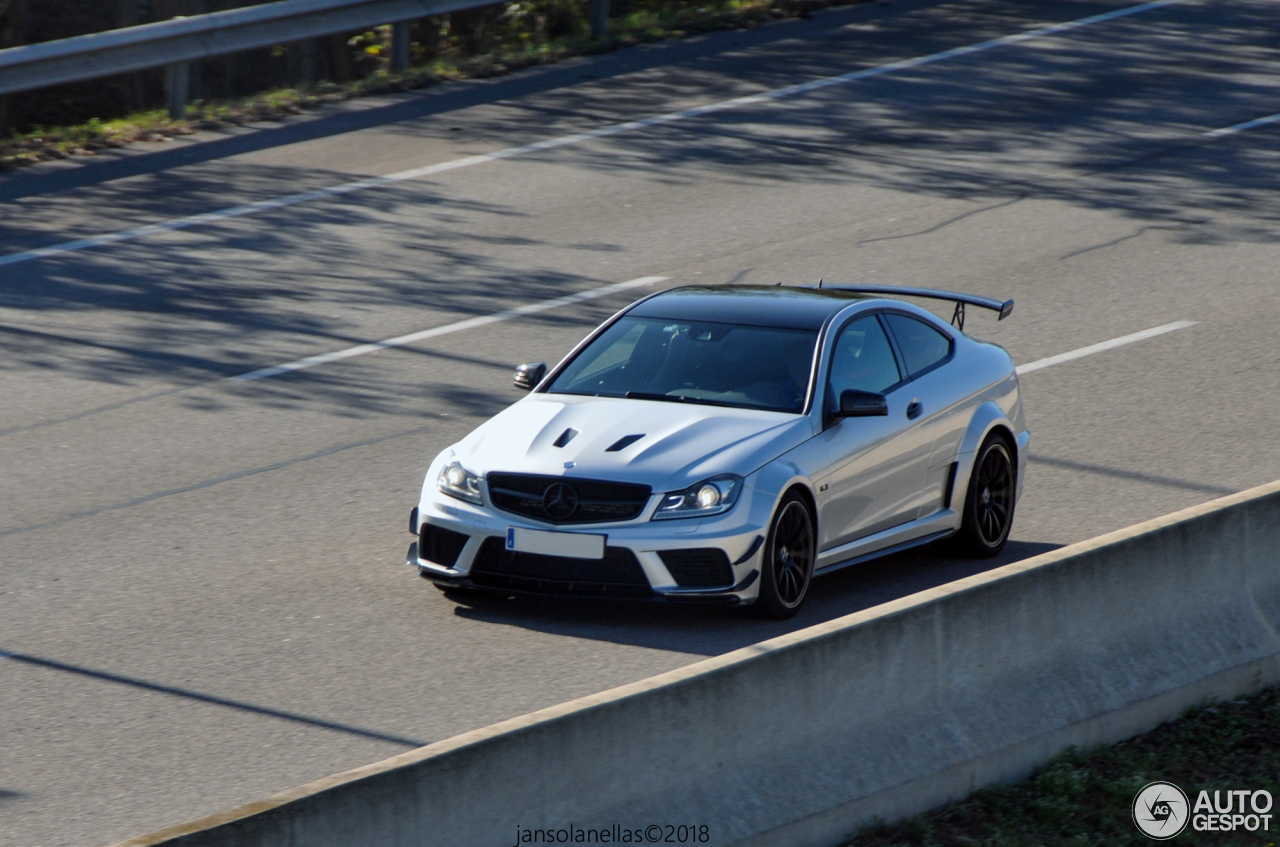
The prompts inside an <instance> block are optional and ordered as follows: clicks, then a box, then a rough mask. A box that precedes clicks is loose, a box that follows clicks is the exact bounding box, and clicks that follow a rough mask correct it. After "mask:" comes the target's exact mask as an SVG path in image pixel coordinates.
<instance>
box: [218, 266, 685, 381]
mask: <svg viewBox="0 0 1280 847" xmlns="http://www.w3.org/2000/svg"><path fill="white" fill-rule="evenodd" d="M667 279H668V277H665V276H642V277H640V278H639V279H631V280H627V281H626V282H619V283H615V284H614V285H606V286H603V287H602V288H592V289H591V290H589V291H580V292H578V293H577V294H569V295H566V296H564V297H556V298H555V299H554V300H540V301H538V302H537V303H528V304H526V305H524V306H517V307H516V308H514V309H507V310H506V311H505V312H495V313H493V314H492V315H481V316H479V317H475V318H467V319H466V320H464V321H457V322H455V323H451V324H445V325H444V326H437V327H432V328H431V329H424V330H421V331H420V332H411V333H409V334H408V335H398V336H396V337H395V338H388V339H387V340H386V341H377V342H374V343H373V344H361V345H359V346H356V347H348V348H347V349H345V350H335V351H334V352H332V353H321V354H319V355H318V356H308V357H306V358H305V359H296V360H294V361H292V362H286V363H285V364H283V365H275V366H274V367H270V368H262V369H261V370H256V371H251V372H249V373H244V374H240V375H238V376H233V377H231V379H236V380H254V379H266V378H267V377H272V376H280V375H281V374H286V373H290V372H292V371H300V370H305V369H306V368H314V367H315V366H316V365H326V364H328V363H329V362H337V361H339V360H341V359H350V358H352V357H353V356H363V355H364V354H365V353H376V352H377V351H379V350H386V349H387V348H388V347H403V346H404V345H406V344H412V343H413V342H415V341H425V340H426V339H428V338H436V337H437V336H441V335H450V334H452V333H455V332H462V331H463V330H464V329H475V328H476V327H481V326H488V325H489V324H495V323H500V322H501V321H509V320H511V319H512V318H520V317H524V316H525V315H533V314H537V313H538V312H545V311H547V310H548V309H557V308H559V307H561V306H568V305H571V304H573V303H582V302H584V301H586V300H595V299H596V298H597V297H607V296H608V295H610V294H616V293H618V292H619V291H628V290H630V289H632V288H639V287H640V286H642V285H654V284H656V283H659V282H665V281H666V280H667Z"/></svg>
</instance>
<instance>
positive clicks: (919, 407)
mask: <svg viewBox="0 0 1280 847" xmlns="http://www.w3.org/2000/svg"><path fill="white" fill-rule="evenodd" d="M923 413H924V404H923V403H921V402H920V401H919V400H912V401H911V402H910V403H909V404H908V405H907V418H908V419H910V420H913V421H914V420H915V419H916V418H918V417H920V415H922V414H923Z"/></svg>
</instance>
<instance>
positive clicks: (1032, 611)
mask: <svg viewBox="0 0 1280 847" xmlns="http://www.w3.org/2000/svg"><path fill="white" fill-rule="evenodd" d="M1278 627H1280V483H1275V484H1272V485H1268V486H1264V487H1262V488H1257V489H1254V490H1252V491H1247V492H1244V493H1242V494H1238V495H1234V496H1232V497H1227V498H1224V499H1222V500H1217V501H1214V502H1212V503H1208V504H1205V505H1203V506H1198V507H1196V508H1193V509H1188V510H1186V511H1183V512H1179V513H1177V514H1174V515H1170V516H1168V517H1165V518H1160V519H1158V520H1154V521H1150V522H1148V523H1145V524H1140V525H1138V526H1135V527H1132V528H1130V529H1126V530H1121V531H1120V532H1115V533H1112V534H1110V535H1106V536H1103V537H1101V538H1097V539H1094V540H1092V541H1087V542H1084V543H1081V544H1075V545H1072V546H1070V547H1065V548H1063V549H1061V550H1057V551H1054V552H1052V553H1048V554H1045V555H1043V556H1037V557H1036V558H1033V559H1028V560H1025V561H1023V562H1019V563H1016V564H1013V565H1009V566H1007V567H1003V568H1000V569H998V570H995V571H991V572H989V573H985V574H981V575H979V576H975V577H971V578H969V579H965V580H961V581H960V582H956V583H952V584H949V585H946V586H942V587H940V588H937V589H934V590H931V591H927V592H923V593H921V594H917V595H914V596H911V597H906V598H903V599H901V600H898V601H895V602H892V603H888V604H885V605H883V606H879V607H876V608H873V609H868V610H866V611H864V612H859V613H858V614H854V615H850V616H848V617H845V618H841V619H839V620H834V621H831V622H829V623H826V624H822V625H820V626H816V627H813V628H810V629H807V630H803V631H799V632H795V633H792V634H789V635H786V636H783V637H781V638H776V639H773V640H772V641H767V642H764V643H761V644H758V645H755V646H752V647H748V648H745V649H742V650H738V651H735V652H733V653H729V654H727V655H724V656H720V657H717V658H715V659H711V660H708V661H704V662H700V663H698V664H695V665H691V666H689V667H686V668H683V669H680V670H677V671H673V672H671V673H667V674H663V675H662V676H657V677H653V678H652V679H647V680H644V681H642V682H638V683H635V684H633V685H628V686H624V687H622V688H618V689H615V690H613V691H607V692H604V693H601V694H598V695H594V696H592V697H586V698H583V699H581V700H577V701H574V702H572V703H566V704H564V705H561V706H556V707H554V708H551V709H545V710H543V711H541V712H536V713H534V714H531V715H526V716H524V717H521V718H517V719H514V720H510V721H507V722H505V723H501V724H498V725H495V726H492V727H488V728H486V729H481V730H477V731H475V732H471V733H468V734H466V735H462V736H459V737H457V738H452V739H449V740H447V741H442V742H440V743H437V744H432V745H431V746H429V747H424V748H422V749H420V750H415V751H412V752H409V753H406V754H403V755H401V756H397V757H395V758H391V759H387V760H386V761H383V762H379V763H377V764H373V765H369V766H368V767H364V768H359V769H357V770H353V771H349V772H347V773H344V774H339V775H337V776H334V777H330V778H328V779H324V780H320V781H319V782H314V783H311V784H310V785H305V786H302V787H301V788H298V789H295V790H293V791H289V792H285V793H283V794H280V795H277V796H275V797H271V798H269V799H267V800H264V801H262V802H260V803H255V804H252V805H250V806H245V807H242V808H240V809H234V810H231V811H228V812H226V813H223V814H220V815H215V816H213V817H210V818H206V819H203V820H200V821H195V822H192V823H190V824H186V825H183V826H178V827H174V828H172V829H168V830H164V831H161V832H157V833H153V834H151V835H147V836H142V837H139V838H135V839H132V840H130V841H126V842H122V845H120V847H124V845H129V847H142V845H160V844H165V845H184V846H185V845H202V847H203V845H237V847H258V845H261V846H262V847H266V845H271V846H272V847H283V846H284V845H297V846H298V847H327V845H333V847H356V845H379V847H400V846H401V845H403V847H410V846H412V847H422V846H423V845H457V847H463V845H479V847H499V845H501V847H507V845H513V844H516V843H517V840H518V839H517V827H521V828H527V829H531V830H533V829H550V830H553V833H552V835H553V837H554V836H555V835H556V834H557V833H556V832H554V831H561V832H560V833H559V834H560V835H561V840H564V837H565V836H567V837H568V840H569V841H571V842H572V841H575V840H577V838H578V836H577V835H576V831H577V830H588V829H596V830H602V829H608V830H609V833H610V842H609V843H613V838H614V836H615V835H620V834H621V832H622V830H624V829H625V830H629V831H634V830H640V831H641V834H644V830H645V829H646V828H647V827H650V826H653V825H656V826H659V827H664V831H663V832H662V833H661V834H662V836H663V838H664V839H665V827H666V826H668V825H670V826H679V825H681V824H684V825H686V826H688V825H693V826H695V827H699V826H704V825H705V826H706V827H707V830H706V833H707V836H708V838H707V840H705V841H702V840H701V839H700V838H696V837H695V840H692V841H691V840H688V839H686V840H685V842H684V843H706V844H716V845H723V844H745V845H753V847H754V846H755V845H787V847H802V845H832V844H836V843H839V841H840V840H841V838H842V837H844V836H846V835H847V834H849V833H851V832H853V831H855V830H857V829H858V828H859V827H861V826H863V825H865V824H867V823H869V822H871V821H873V820H874V819H877V818H881V819H886V820H891V819H893V818H896V817H900V816H904V815H908V814H912V813H915V812H920V811H923V810H925V809H929V808H932V807H935V806H937V805H939V804H942V803H945V802H947V801H949V800H953V799H956V798H959V797H962V796H964V795H966V794H968V793H969V792H971V791H973V790H974V789H976V788H979V787H981V786H983V785H986V784H989V783H992V782H997V781H1002V780H1008V779H1012V778H1016V777H1019V776H1022V775H1025V774H1027V773H1028V772H1029V771H1031V770H1032V769H1033V768H1034V767H1036V766H1037V765H1039V764H1041V763H1043V762H1045V761H1046V760H1047V759H1049V758H1051V757H1052V756H1054V755H1055V754H1057V753H1059V752H1060V751H1062V750H1063V749H1065V748H1066V747H1068V746H1071V745H1076V746H1091V745H1097V744H1106V743H1110V742H1115V741H1119V740H1121V739H1124V738H1127V737H1130V736H1133V735H1135V734H1138V733H1141V732H1143V731H1145V730H1148V729H1150V728H1152V727H1154V726H1156V725H1158V724H1160V723H1161V722H1163V721H1165V720H1167V719H1169V718H1172V717H1175V716H1177V715H1178V714H1180V713H1181V712H1182V711H1183V710H1185V709H1187V708H1188V707H1191V706H1193V705H1197V704H1199V703H1202V702H1204V701H1205V700H1207V699H1209V698H1213V697H1218V698H1231V697H1236V696H1239V695H1241V694H1244V693H1248V692H1251V691H1254V690H1257V689H1259V688H1261V687H1263V686H1266V685H1270V684H1274V683H1276V682H1277V681H1280V636H1278V635H1277V628H1278ZM614 825H617V826H618V827H620V829H619V830H617V831H615V830H614V829H613V827H614ZM571 827H572V828H571ZM650 832H652V830H650ZM587 843H593V842H590V841H588V842H587ZM594 843H601V842H600V841H596V842H594Z"/></svg>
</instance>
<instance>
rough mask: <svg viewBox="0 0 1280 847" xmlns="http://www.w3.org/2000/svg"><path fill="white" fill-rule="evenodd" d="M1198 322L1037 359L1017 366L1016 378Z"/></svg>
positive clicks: (1149, 330)
mask: <svg viewBox="0 0 1280 847" xmlns="http://www.w3.org/2000/svg"><path fill="white" fill-rule="evenodd" d="M1198 323H1199V321H1174V322H1173V323H1171V324H1165V325H1163V326H1156V327H1152V328H1151V329H1144V330H1143V331H1142V332H1135V333H1133V334H1132V335H1122V336H1120V337H1119V338H1113V339H1111V340H1110V341H1103V342H1101V343H1098V344H1090V345H1089V346H1088V347H1081V348H1080V349H1079V350H1072V351H1070V352H1068V353H1059V354H1058V355H1056V356H1050V357H1049V358H1047V359H1039V360H1037V361H1035V362H1029V363H1027V364H1025V365H1019V366H1018V369H1017V370H1018V376H1022V375H1023V374H1029V373H1031V372H1032V371H1038V370H1040V369H1041V368H1048V367H1052V366H1054V365H1060V364H1062V363H1063V362H1070V361H1072V360H1074V359H1083V358H1084V357H1085V356H1092V355H1093V354H1094V353H1101V352H1103V351H1104V350H1114V349H1115V348H1117V347H1123V346H1124V345H1126V344H1132V343H1134V342H1135V341H1143V340H1145V339H1148V338H1155V337H1156V336H1157V335H1164V334H1165V333H1166V332H1173V331H1174V330H1178V329H1186V328H1187V327H1189V326H1195V325H1196V324H1198Z"/></svg>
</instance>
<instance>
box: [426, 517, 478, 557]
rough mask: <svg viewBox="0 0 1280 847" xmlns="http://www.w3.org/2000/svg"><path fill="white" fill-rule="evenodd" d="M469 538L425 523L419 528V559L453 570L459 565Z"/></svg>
mask: <svg viewBox="0 0 1280 847" xmlns="http://www.w3.org/2000/svg"><path fill="white" fill-rule="evenodd" d="M468 537H469V536H467V535H463V534H462V533H461V532H454V531H453V530H451V529H444V528H443V527H438V526H432V525H431V524H429V523H426V522H425V521H424V522H423V523H422V525H421V526H419V528H418V557H419V558H422V559H426V560H427V561H428V562H435V563H436V564H437V565H443V566H444V567H446V568H451V567H453V566H454V565H455V564H456V563H457V561H458V556H459V554H461V553H462V548H463V547H464V546H466V543H467V538H468Z"/></svg>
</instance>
